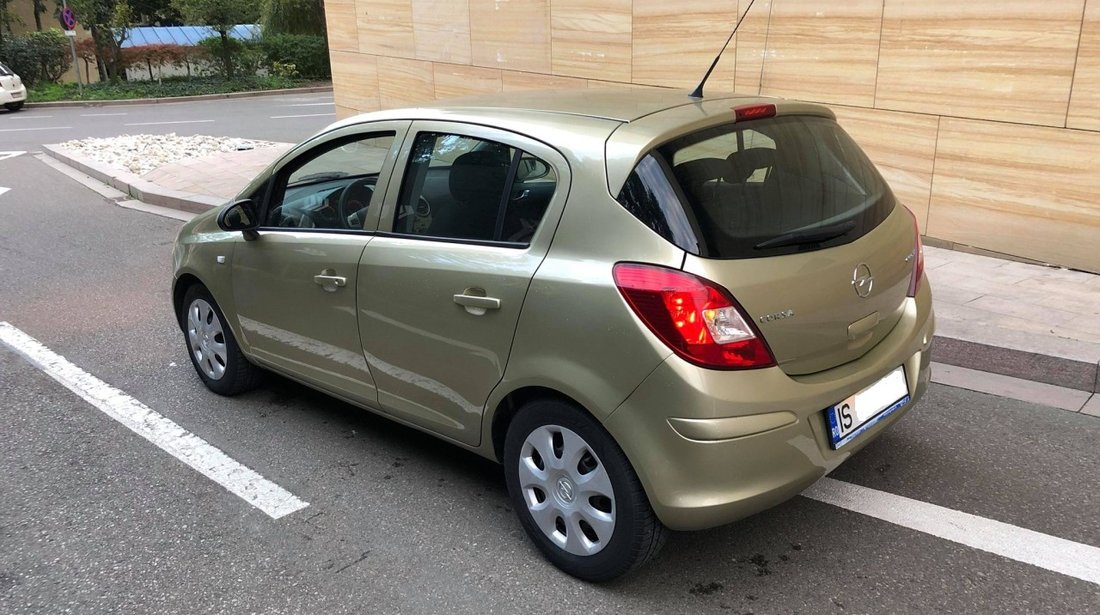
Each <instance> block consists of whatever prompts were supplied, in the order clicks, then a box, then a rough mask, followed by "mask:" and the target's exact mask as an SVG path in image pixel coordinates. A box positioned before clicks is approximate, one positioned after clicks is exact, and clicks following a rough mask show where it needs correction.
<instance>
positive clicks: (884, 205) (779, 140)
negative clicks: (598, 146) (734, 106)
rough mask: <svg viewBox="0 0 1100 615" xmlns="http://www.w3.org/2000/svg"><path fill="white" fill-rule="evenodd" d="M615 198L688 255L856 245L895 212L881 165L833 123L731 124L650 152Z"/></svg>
mask: <svg viewBox="0 0 1100 615" xmlns="http://www.w3.org/2000/svg"><path fill="white" fill-rule="evenodd" d="M618 200H619V202H620V203H622V204H623V206H624V207H626V208H627V210H629V211H630V212H631V213H632V214H634V216H635V217H637V218H638V219H639V220H641V221H642V222H644V223H645V224H646V225H647V226H649V227H650V228H651V229H653V230H654V231H656V232H657V233H658V234H660V235H661V236H662V237H664V238H665V239H667V240H669V241H671V242H672V243H674V244H676V245H677V246H679V247H681V248H683V249H684V250H686V251H688V252H690V253H692V254H696V255H699V256H703V257H706V258H720V259H733V258H756V257H762V256H776V255H780V254H791V253H794V252H805V251H809V250H819V249H823V248H828V247H832V246H837V245H842V244H846V243H850V242H852V241H855V240H856V239H858V238H860V237H862V236H863V235H865V234H867V233H868V232H870V231H871V230H872V229H874V228H875V227H876V226H878V225H879V224H880V223H881V222H882V221H883V220H885V219H886V217H887V216H888V215H889V214H890V212H891V211H893V209H894V196H893V194H892V193H891V192H890V188H889V187H888V186H887V185H886V182H885V181H883V179H882V176H881V175H879V173H878V171H877V170H876V169H875V167H874V165H873V164H872V163H871V161H870V160H868V159H867V156H866V155H865V154H864V153H863V152H862V151H861V150H860V149H859V146H857V145H856V144H855V142H854V141H852V139H851V137H849V136H848V135H847V133H845V132H844V130H843V129H841V128H840V126H839V125H838V124H837V123H836V122H835V121H833V120H830V119H826V118H823V117H813V116H781V117H776V118H770V119H764V120H757V121H748V122H741V123H737V124H726V125H722V126H717V127H714V128H708V129H706V130H703V131H700V132H696V133H692V134H690V135H687V136H685V137H681V138H678V139H676V140H674V141H671V142H669V143H666V144H664V145H662V146H660V147H658V148H656V149H655V150H653V151H651V152H650V153H649V154H647V155H646V156H645V157H644V158H643V159H642V160H641V162H639V163H638V165H637V166H636V167H635V168H634V171H633V172H632V173H631V175H630V177H629V178H628V179H627V181H626V184H624V186H623V189H622V192H621V193H620V194H619V197H618Z"/></svg>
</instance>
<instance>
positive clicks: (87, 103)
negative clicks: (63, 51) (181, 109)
mask: <svg viewBox="0 0 1100 615" xmlns="http://www.w3.org/2000/svg"><path fill="white" fill-rule="evenodd" d="M331 91H332V86H331V85H328V86H316V87H307V88H289V89H285V90H254V91H250V92H228V93H225V94H198V95H196V96H168V97H164V98H128V99H125V100H58V101H53V102H27V104H26V108H28V109H34V108H42V109H49V108H61V107H116V106H126V105H156V104H164V103H174V102H194V101H201V100H221V99H225V98H258V97H261V96H279V95H282V94H316V93H318V92H331Z"/></svg>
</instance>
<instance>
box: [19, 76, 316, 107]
mask: <svg viewBox="0 0 1100 615" xmlns="http://www.w3.org/2000/svg"><path fill="white" fill-rule="evenodd" d="M313 84H314V82H312V81H309V80H306V79H292V78H287V77H277V76H274V75H268V76H249V77H241V78H238V79H234V80H232V81H230V80H228V79H223V78H221V77H193V78H191V79H188V78H186V77H178V78H170V79H165V80H163V81H161V82H159V83H158V82H156V81H120V82H118V83H110V82H99V83H93V84H91V85H86V86H84V94H83V95H81V94H80V92H79V88H78V87H77V84H75V83H45V84H41V85H36V86H34V87H33V88H28V91H27V101H28V102H32V103H36V102H52V101H58V100H127V99H132V98H171V97H174V96H196V95H200V94H228V93H230V92H252V91H256V90H282V89H286V88H295V87H304V86H308V85H313Z"/></svg>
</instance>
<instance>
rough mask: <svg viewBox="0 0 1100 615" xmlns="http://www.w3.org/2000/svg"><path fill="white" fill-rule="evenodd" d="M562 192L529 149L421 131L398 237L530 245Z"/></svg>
mask: <svg viewBox="0 0 1100 615" xmlns="http://www.w3.org/2000/svg"><path fill="white" fill-rule="evenodd" d="M556 187H557V176H556V174H555V173H554V170H553V168H552V167H551V166H550V165H549V164H548V163H546V162H545V161H543V160H541V159H539V158H537V157H535V156H533V155H532V154H529V153H527V152H525V151H523V150H521V149H517V148H515V147H511V146H509V145H505V144H503V143H498V142H496V141H491V140H487V139H479V138H476V137H471V136H466V135H458V134H447V133H438V132H421V133H419V134H417V136H416V140H415V141H414V143H413V146H412V153H411V154H410V156H409V165H408V169H407V170H406V172H405V178H404V182H403V183H402V186H401V193H400V196H399V197H398V205H397V215H396V217H395V219H394V223H393V232H394V233H397V234H401V235H415V236H422V237H429V238H439V239H453V240H470V241H491V242H499V243H503V244H508V245H510V246H517V247H521V246H526V245H528V244H529V243H530V241H531V238H532V237H533V236H534V234H535V230H536V229H537V228H538V225H539V223H540V222H541V221H542V217H543V214H544V213H545V212H546V207H547V206H548V205H549V204H550V199H551V198H552V197H553V195H554V191H555V189H556Z"/></svg>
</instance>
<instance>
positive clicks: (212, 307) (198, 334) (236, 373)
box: [180, 284, 262, 395]
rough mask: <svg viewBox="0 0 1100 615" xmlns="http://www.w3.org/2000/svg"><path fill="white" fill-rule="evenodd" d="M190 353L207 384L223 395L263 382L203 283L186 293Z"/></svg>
mask: <svg viewBox="0 0 1100 615" xmlns="http://www.w3.org/2000/svg"><path fill="white" fill-rule="evenodd" d="M183 306H184V310H185V311H184V313H183V314H182V316H181V318H180V321H181V323H182V325H183V333H184V339H185V341H186V342H187V354H188V356H190V357H191V364H192V365H194V366H195V371H196V372H198V374H199V378H200V379H202V382H203V384H205V385H206V388H208V389H210V390H211V391H213V392H215V393H217V394H219V395H236V394H238V393H243V392H245V391H247V390H249V389H252V388H254V387H255V386H256V385H257V384H259V381H260V378H261V377H262V372H261V371H260V368H258V367H256V366H255V365H253V364H252V363H250V362H249V361H248V359H247V358H245V356H244V354H243V353H242V352H241V348H240V346H238V345H237V340H236V338H234V337H233V331H232V330H231V329H230V328H229V326H228V325H227V324H226V322H225V315H224V314H222V311H221V309H219V308H218V304H217V303H215V302H214V297H212V296H211V295H210V292H209V291H208V290H206V288H204V287H202V286H201V285H198V284H196V285H194V286H192V287H191V288H189V289H187V293H186V294H185V295H184V297H183Z"/></svg>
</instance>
